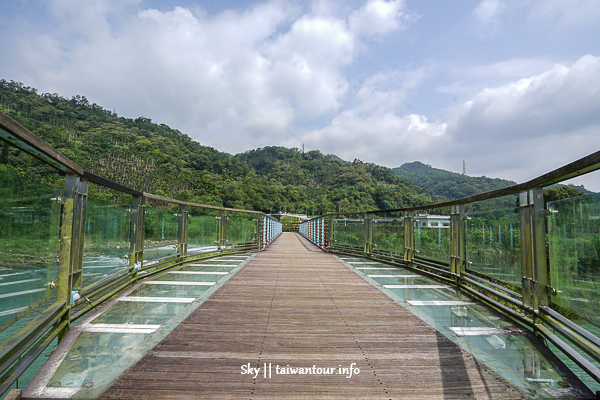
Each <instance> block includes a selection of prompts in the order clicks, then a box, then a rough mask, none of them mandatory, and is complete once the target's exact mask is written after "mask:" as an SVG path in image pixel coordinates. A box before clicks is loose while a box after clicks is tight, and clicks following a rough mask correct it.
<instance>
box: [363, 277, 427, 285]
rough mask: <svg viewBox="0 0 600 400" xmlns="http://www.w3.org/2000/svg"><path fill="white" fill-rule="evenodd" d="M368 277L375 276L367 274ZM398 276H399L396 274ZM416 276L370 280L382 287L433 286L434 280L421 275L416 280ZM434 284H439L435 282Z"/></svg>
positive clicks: (374, 278)
mask: <svg viewBox="0 0 600 400" xmlns="http://www.w3.org/2000/svg"><path fill="white" fill-rule="evenodd" d="M366 275H367V276H369V275H373V274H366ZM396 275H398V274H396ZM414 276H415V275H409V276H408V277H407V278H404V277H393V278H389V277H379V276H375V277H373V276H369V278H371V279H373V280H374V281H375V282H377V283H379V284H381V285H431V284H432V280H431V279H429V278H425V277H423V276H421V275H417V278H414ZM433 284H437V282H434V283H433Z"/></svg>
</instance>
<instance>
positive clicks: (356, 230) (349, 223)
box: [333, 218, 365, 249]
mask: <svg viewBox="0 0 600 400" xmlns="http://www.w3.org/2000/svg"><path fill="white" fill-rule="evenodd" d="M333 245H334V246H351V247H359V248H361V249H362V248H364V245H365V222H364V220H363V219H361V218H343V219H335V220H333Z"/></svg>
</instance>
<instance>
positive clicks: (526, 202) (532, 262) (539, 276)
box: [519, 187, 548, 325]
mask: <svg viewBox="0 0 600 400" xmlns="http://www.w3.org/2000/svg"><path fill="white" fill-rule="evenodd" d="M519 206H520V209H521V264H522V278H521V279H522V282H523V306H524V307H526V308H528V309H530V310H532V311H533V313H534V325H537V324H538V323H540V322H539V319H538V318H537V317H536V316H537V314H538V313H539V310H540V307H544V306H546V305H548V292H547V290H546V289H547V286H548V266H547V261H546V219H545V217H546V215H545V210H544V190H543V188H541V187H536V188H533V189H530V190H528V191H524V192H521V193H520V194H519Z"/></svg>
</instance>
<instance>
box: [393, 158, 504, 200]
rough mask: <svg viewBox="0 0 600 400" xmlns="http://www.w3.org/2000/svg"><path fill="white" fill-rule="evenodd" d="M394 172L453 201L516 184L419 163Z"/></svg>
mask: <svg viewBox="0 0 600 400" xmlns="http://www.w3.org/2000/svg"><path fill="white" fill-rule="evenodd" d="M393 171H394V173H395V174H396V175H398V176H399V177H400V178H403V179H408V180H409V181H411V182H412V183H413V184H414V185H416V186H419V187H421V188H423V189H425V190H427V191H428V192H429V193H432V194H434V195H436V196H441V197H445V198H448V199H452V200H454V199H460V198H462V197H467V196H472V195H474V194H478V193H483V192H489V191H490V190H495V189H501V188H504V187H507V186H511V185H515V184H516V182H513V181H508V180H505V179H498V178H488V177H485V176H481V177H472V176H467V175H461V174H458V173H456V172H450V171H445V170H442V169H437V168H433V167H431V166H430V165H425V164H423V163H421V162H419V161H415V162H412V163H406V164H403V165H402V166H400V167H398V168H394V169H393Z"/></svg>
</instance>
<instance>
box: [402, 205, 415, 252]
mask: <svg viewBox="0 0 600 400" xmlns="http://www.w3.org/2000/svg"><path fill="white" fill-rule="evenodd" d="M414 256H415V229H414V218H413V213H412V212H408V211H407V212H405V213H404V261H408V262H411V261H412V260H413V258H414Z"/></svg>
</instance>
